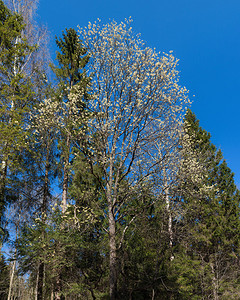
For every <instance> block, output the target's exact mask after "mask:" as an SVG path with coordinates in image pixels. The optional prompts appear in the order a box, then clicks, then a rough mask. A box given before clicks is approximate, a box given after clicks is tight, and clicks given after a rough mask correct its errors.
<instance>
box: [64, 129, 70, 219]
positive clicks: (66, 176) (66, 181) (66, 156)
mask: <svg viewBox="0 0 240 300" xmlns="http://www.w3.org/2000/svg"><path fill="white" fill-rule="evenodd" d="M69 148H70V135H69V134H68V135H67V140H66V152H65V155H64V156H65V157H64V168H63V192H62V210H63V213H64V212H65V211H66V209H67V192H68V174H69V169H68V165H69Z"/></svg>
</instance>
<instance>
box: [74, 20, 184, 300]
mask: <svg viewBox="0 0 240 300" xmlns="http://www.w3.org/2000/svg"><path fill="white" fill-rule="evenodd" d="M79 33H80V36H81V37H83V40H84V41H85V44H86V47H87V49H88V51H89V54H90V62H89V72H90V74H92V94H93V99H91V100H90V101H89V109H90V110H91V111H92V112H93V114H94V115H95V117H94V118H93V119H91V121H90V122H89V124H88V126H89V132H90V134H89V138H88V142H89V145H91V146H89V147H86V148H85V149H83V152H84V153H85V155H86V156H87V159H88V162H89V164H90V166H91V168H92V172H93V173H94V165H95V164H99V165H100V166H101V168H102V170H103V172H104V175H103V176H104V180H105V184H104V185H102V189H103V191H104V193H105V198H106V205H107V212H106V218H107V219H108V228H107V229H106V230H107V232H108V236H109V269H110V275H109V276H110V279H109V281H110V282H109V284H110V298H111V299H116V297H117V280H118V261H117V249H118V247H119V246H120V245H121V243H120V241H121V240H122V238H124V234H125V232H126V230H128V228H129V226H130V225H131V223H132V222H134V219H135V218H136V211H135V213H134V215H132V218H130V220H129V221H128V222H126V220H125V219H126V218H125V217H126V216H127V215H128V214H130V215H131V212H130V211H128V205H127V203H128V200H129V199H130V198H131V195H132V194H133V193H134V192H136V191H138V197H141V185H143V184H144V183H146V182H147V181H149V180H150V179H151V178H152V175H153V174H154V172H155V171H156V168H157V167H158V166H160V161H161V162H162V160H164V157H165V154H166V153H167V151H168V150H167V149H166V150H165V151H164V152H165V153H164V156H163V157H162V158H160V157H159V155H158V153H157V152H156V149H155V145H156V143H157V144H158V145H164V140H165V139H166V137H167V136H168V135H170V132H171V133H172V132H173V131H176V130H178V125H179V124H180V120H181V116H182V114H183V113H184V110H185V107H186V106H187V105H188V103H189V100H188V97H187V90H186V88H184V87H180V86H179V84H178V71H177V70H176V66H177V60H176V59H175V58H174V56H173V55H172V54H171V53H169V54H165V53H162V54H161V53H157V52H156V51H155V50H153V49H151V48H149V47H146V45H145V44H144V43H143V41H142V40H140V39H139V37H138V36H135V35H134V34H133V32H132V28H131V27H130V21H126V22H125V23H123V22H122V23H120V24H117V23H116V22H112V23H110V24H107V25H104V26H101V25H100V24H99V23H94V24H90V23H89V25H88V27H87V28H85V29H80V30H79ZM171 136H172V137H173V138H174V136H173V135H171ZM173 143H174V141H173ZM140 167H141V172H139V169H140ZM94 175H95V176H96V177H98V174H96V173H95V174H94ZM124 180H127V182H128V184H127V185H126V186H125V187H124V188H121V183H122V182H123V181H124ZM99 182H102V180H101V178H99ZM123 208H124V209H123ZM120 221H121V222H120ZM120 224H122V225H121V226H120Z"/></svg>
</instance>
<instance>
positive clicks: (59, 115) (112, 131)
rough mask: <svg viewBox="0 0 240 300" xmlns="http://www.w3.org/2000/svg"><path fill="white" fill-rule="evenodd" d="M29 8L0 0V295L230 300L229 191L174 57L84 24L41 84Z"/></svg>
mask: <svg viewBox="0 0 240 300" xmlns="http://www.w3.org/2000/svg"><path fill="white" fill-rule="evenodd" d="M16 1H20V0H16ZM19 3H20V2H19ZM29 4H31V5H32V4H33V3H32V2H31V1H30V2H29ZM26 7H27V5H26ZM23 13H24V12H23ZM29 13H30V12H25V17H24V16H20V15H19V14H17V13H14V12H12V11H11V10H10V9H9V8H7V7H6V6H5V4H4V2H3V1H2V0H0V218H1V228H0V238H1V251H0V254H1V256H0V298H1V299H3V300H5V299H6V300H11V299H21V300H30V299H35V300H53V299H54V300H77V299H86V300H87V299H93V300H107V299H111V300H116V299H121V300H124V299H132V300H141V299H142V300H145V299H146V300H147V299H152V300H164V299H166V300H167V299H169V300H170V299H171V300H174V299H175V300H186V299H189V300H190V299H191V300H192V299H196V300H197V299H202V300H205V299H214V300H220V299H221V300H224V299H240V292H239V291H240V259H239V256H240V241H239V240H240V239H239V237H240V220H239V217H240V193H239V190H238V189H237V187H236V185H235V183H234V174H233V173H232V171H231V169H230V168H229V167H228V165H227V162H226V161H225V160H224V158H223V154H222V152H221V151H220V150H218V149H217V147H216V146H215V145H213V144H212V142H211V136H210V134H209V133H208V132H207V131H205V130H204V129H202V128H201V127H200V125H199V121H198V120H197V118H196V116H195V115H194V113H193V112H192V111H191V110H189V109H188V110H187V112H186V111H185V106H188V104H189V101H188V96H187V91H186V89H185V88H182V87H180V86H179V84H178V71H177V70H176V65H177V60H176V59H175V58H174V57H173V56H172V54H169V55H167V54H164V55H163V56H160V55H159V54H158V53H156V52H155V50H152V49H150V48H147V47H146V46H145V44H144V43H143V42H142V41H141V40H139V39H138V38H137V37H136V36H134V35H133V33H132V29H131V28H130V27H129V25H130V21H126V23H120V24H117V23H116V22H112V23H110V24H107V25H105V26H101V25H100V24H98V23H95V24H92V25H91V24H89V27H88V29H85V30H82V31H81V30H80V34H81V39H82V40H81V39H80V37H79V36H78V33H77V32H76V31H75V30H74V29H72V28H70V29H66V30H65V31H64V32H63V34H62V37H61V38H56V44H57V47H58V49H59V51H58V52H57V55H56V61H57V66H54V65H53V64H52V65H51V67H52V70H53V73H54V76H55V79H56V82H49V81H48V80H49V79H48V75H47V74H48V73H47V70H46V69H44V67H43V65H45V64H44V63H41V62H40V60H39V59H35V58H34V59H33V61H32V64H31V66H27V65H28V63H29V61H30V60H31V58H32V54H34V53H37V51H38V47H36V46H35V45H34V43H33V39H32V38H30V37H29V36H28V35H27V34H26V32H27V31H28V30H26V26H25V24H24V21H23V20H25V19H26V15H28V14H29ZM27 26H30V25H29V23H28V24H27ZM26 66H27V67H26ZM29 69H31V72H33V73H32V76H28V71H27V70H29ZM185 112H186V114H185ZM183 114H185V118H184V119H183V118H182V116H183ZM182 121H183V122H182ZM4 216H5V218H4ZM7 231H9V236H8V239H7V238H6V237H7ZM6 242H7V243H8V244H7V243H6ZM3 243H5V245H4V246H5V247H2V244H3ZM4 250H6V253H5V252H4ZM2 254H3V255H2Z"/></svg>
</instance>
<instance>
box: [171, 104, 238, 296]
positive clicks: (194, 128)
mask: <svg viewBox="0 0 240 300" xmlns="http://www.w3.org/2000/svg"><path fill="white" fill-rule="evenodd" d="M181 154H182V163H181V166H180V168H179V183H180V184H179V186H178V188H179V190H178V191H177V192H176V195H178V205H179V206H181V209H182V210H181V214H180V216H179V218H178V222H177V230H178V240H177V241H176V245H177V246H176V250H175V251H176V252H177V254H176V257H177V259H176V261H175V264H174V267H175V268H176V269H178V268H179V269H178V270H179V273H178V276H179V277H178V279H177V281H178V284H179V289H180V293H181V294H182V295H184V297H185V298H186V299H195V298H196V299H198V297H200V295H202V297H211V298H212V299H219V297H220V296H223V295H224V293H226V290H229V288H230V286H231V290H232V292H231V293H232V295H234V296H233V297H237V294H236V293H237V290H238V288H239V286H238V287H237V286H236V285H235V286H234V288H233V285H234V284H233V282H235V281H234V280H233V279H232V277H233V275H232V274H234V276H236V274H238V273H239V269H238V267H237V265H236V262H237V261H238V253H239V249H240V248H239V242H238V236H239V233H240V232H239V230H240V223H239V203H240V197H239V191H238V190H237V188H236V186H235V184H234V178H233V173H232V172H231V170H230V169H229V168H228V167H227V164H226V161H225V160H223V156H222V153H221V151H220V150H217V149H216V147H215V146H214V145H213V144H212V143H211V141H210V134H209V133H208V132H206V131H205V130H204V129H202V128H201V127H200V126H199V121H198V120H197V119H196V117H195V115H194V114H193V113H192V112H191V111H190V110H188V112H187V114H186V117H185V121H184V129H183V141H182V149H181ZM230 278H231V279H230ZM236 278H237V277H235V280H236ZM227 286H229V288H227V289H226V287H227ZM194 297H195V298H194Z"/></svg>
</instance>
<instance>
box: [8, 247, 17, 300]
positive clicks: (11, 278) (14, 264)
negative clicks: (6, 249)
mask: <svg viewBox="0 0 240 300" xmlns="http://www.w3.org/2000/svg"><path fill="white" fill-rule="evenodd" d="M16 251H17V250H15V255H14V256H15V259H14V262H13V264H12V270H11V276H10V283H9V289H8V298H7V300H10V299H11V298H12V289H13V280H14V275H15V268H16Z"/></svg>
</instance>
